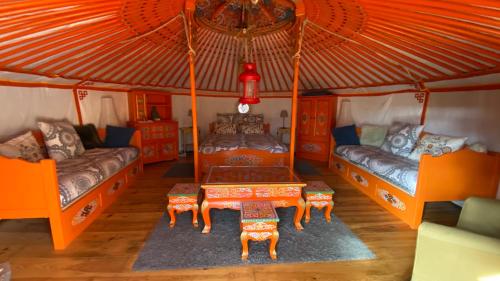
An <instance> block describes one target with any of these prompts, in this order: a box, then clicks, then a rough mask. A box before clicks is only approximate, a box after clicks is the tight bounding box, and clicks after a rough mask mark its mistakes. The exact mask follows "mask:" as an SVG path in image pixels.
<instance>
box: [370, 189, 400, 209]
mask: <svg viewBox="0 0 500 281" xmlns="http://www.w3.org/2000/svg"><path fill="white" fill-rule="evenodd" d="M377 194H378V196H379V197H380V198H382V199H384V200H385V201H387V202H388V203H390V204H391V205H392V206H393V207H394V208H396V209H399V210H401V211H405V210H406V205H405V203H404V202H403V201H401V200H400V199H399V198H398V197H396V196H395V195H392V194H390V193H389V192H388V191H387V190H385V189H382V188H378V189H377Z"/></svg>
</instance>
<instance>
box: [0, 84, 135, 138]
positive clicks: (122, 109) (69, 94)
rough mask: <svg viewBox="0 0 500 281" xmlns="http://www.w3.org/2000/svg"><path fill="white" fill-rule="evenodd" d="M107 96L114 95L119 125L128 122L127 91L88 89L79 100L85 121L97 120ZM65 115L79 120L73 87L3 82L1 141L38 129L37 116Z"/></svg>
mask: <svg viewBox="0 0 500 281" xmlns="http://www.w3.org/2000/svg"><path fill="white" fill-rule="evenodd" d="M104 96H111V97H112V98H113V100H114V104H115V108H116V112H117V115H118V119H119V120H120V125H125V123H126V121H127V120H128V99H127V94H126V93H124V92H101V91H90V90H89V91H87V95H86V96H85V97H84V98H83V99H82V100H81V101H80V104H81V111H82V117H83V122H84V123H85V124H86V123H94V124H96V125H97V124H98V121H99V115H100V112H101V98H102V97H104ZM62 119H67V120H68V121H70V122H71V123H73V124H78V117H77V113H76V107H75V101H74V97H73V90H71V89H56V88H32V87H9V86H0V141H3V140H5V139H8V138H10V137H12V136H15V135H17V134H19V133H22V132H24V131H26V130H29V129H36V128H37V125H36V121H37V120H62Z"/></svg>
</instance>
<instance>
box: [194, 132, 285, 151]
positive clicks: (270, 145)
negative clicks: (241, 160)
mask: <svg viewBox="0 0 500 281" xmlns="http://www.w3.org/2000/svg"><path fill="white" fill-rule="evenodd" d="M237 149H256V150H264V151H268V152H271V153H287V152H288V147H287V146H286V145H285V144H283V143H280V142H279V141H278V140H277V139H275V138H274V137H273V136H271V135H270V134H260V135H257V134H256V135H245V134H235V135H216V134H210V135H208V137H207V138H206V139H205V140H204V141H203V143H202V144H201V145H200V148H199V152H201V153H204V154H212V153H215V152H219V151H230V150H237Z"/></svg>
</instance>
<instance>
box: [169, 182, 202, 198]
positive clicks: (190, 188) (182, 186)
mask: <svg viewBox="0 0 500 281" xmlns="http://www.w3.org/2000/svg"><path fill="white" fill-rule="evenodd" d="M199 190H200V185H199V184H197V183H176V184H175V185H174V187H172V189H171V190H170V191H169V192H168V195H170V196H172V195H197V194H198V192H199Z"/></svg>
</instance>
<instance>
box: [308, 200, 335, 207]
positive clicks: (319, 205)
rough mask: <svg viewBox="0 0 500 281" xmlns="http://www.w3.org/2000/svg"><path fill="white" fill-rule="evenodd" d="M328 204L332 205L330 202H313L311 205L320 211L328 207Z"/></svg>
mask: <svg viewBox="0 0 500 281" xmlns="http://www.w3.org/2000/svg"><path fill="white" fill-rule="evenodd" d="M328 204H330V202H328V201H311V205H312V206H313V207H316V208H318V209H321V208H323V207H325V206H327V205H328Z"/></svg>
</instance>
